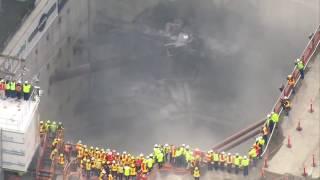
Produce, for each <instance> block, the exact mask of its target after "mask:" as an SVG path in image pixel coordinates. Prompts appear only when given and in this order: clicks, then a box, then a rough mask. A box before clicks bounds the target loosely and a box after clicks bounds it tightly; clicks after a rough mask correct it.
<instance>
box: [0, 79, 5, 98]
mask: <svg viewBox="0 0 320 180" xmlns="http://www.w3.org/2000/svg"><path fill="white" fill-rule="evenodd" d="M0 99H2V100H4V99H6V82H5V81H4V79H2V78H0Z"/></svg>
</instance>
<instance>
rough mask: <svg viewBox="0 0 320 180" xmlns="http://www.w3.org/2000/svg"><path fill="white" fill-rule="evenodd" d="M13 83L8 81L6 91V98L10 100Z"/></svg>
mask: <svg viewBox="0 0 320 180" xmlns="http://www.w3.org/2000/svg"><path fill="white" fill-rule="evenodd" d="M10 85H11V82H10V81H9V80H6V90H5V93H6V97H7V98H9V97H11V90H10V89H11V87H10Z"/></svg>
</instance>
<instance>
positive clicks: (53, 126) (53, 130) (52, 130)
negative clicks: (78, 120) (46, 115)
mask: <svg viewBox="0 0 320 180" xmlns="http://www.w3.org/2000/svg"><path fill="white" fill-rule="evenodd" d="M56 132H57V123H56V122H55V121H53V122H52V123H51V125H50V134H51V135H50V136H51V137H52V136H55V134H56Z"/></svg>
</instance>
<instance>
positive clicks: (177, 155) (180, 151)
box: [176, 148, 183, 157]
mask: <svg viewBox="0 0 320 180" xmlns="http://www.w3.org/2000/svg"><path fill="white" fill-rule="evenodd" d="M182 151H183V149H182V148H179V149H177V151H176V157H179V156H181V155H182Z"/></svg>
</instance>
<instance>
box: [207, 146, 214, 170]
mask: <svg viewBox="0 0 320 180" xmlns="http://www.w3.org/2000/svg"><path fill="white" fill-rule="evenodd" d="M206 161H207V166H208V171H212V170H213V151H212V150H210V151H208V152H207V154H206Z"/></svg>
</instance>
